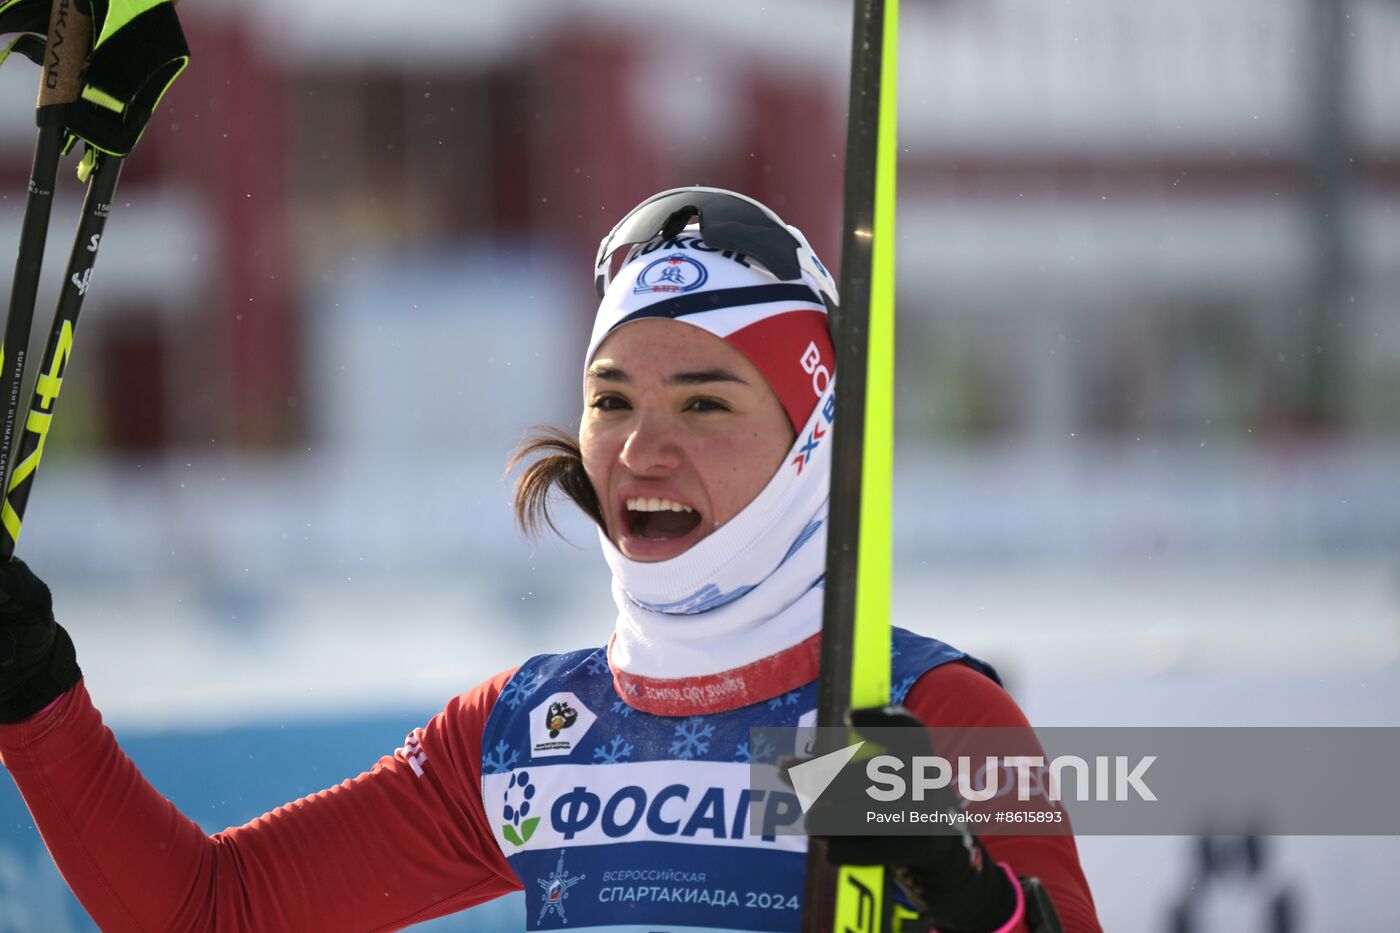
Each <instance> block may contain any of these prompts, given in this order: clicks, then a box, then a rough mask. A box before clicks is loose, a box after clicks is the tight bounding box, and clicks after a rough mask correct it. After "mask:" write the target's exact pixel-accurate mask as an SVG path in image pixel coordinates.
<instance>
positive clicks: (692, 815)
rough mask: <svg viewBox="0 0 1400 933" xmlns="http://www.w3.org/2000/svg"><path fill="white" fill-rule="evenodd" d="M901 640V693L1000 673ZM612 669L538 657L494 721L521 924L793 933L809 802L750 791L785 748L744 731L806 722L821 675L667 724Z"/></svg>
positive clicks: (497, 812)
mask: <svg viewBox="0 0 1400 933" xmlns="http://www.w3.org/2000/svg"><path fill="white" fill-rule="evenodd" d="M894 645H895V650H894V652H892V656H893V662H892V675H893V676H892V680H891V682H892V683H893V684H895V685H896V687H897V691H898V699H901V700H902V699H903V698H904V696H905V695H907V693H908V691H909V689H910V687H911V686H912V685H913V684H914V682H915V681H916V680H917V679H918V678H919V676H921V675H922V674H923V673H924V672H926V671H928V670H931V669H932V668H934V667H937V666H939V665H941V664H946V663H948V662H950V661H956V660H960V659H967V660H968V661H969V662H970V663H972V664H973V665H974V666H976V667H978V668H979V669H981V670H983V671H984V672H985V673H987V674H988V676H991V677H993V678H995V672H993V671H992V670H991V668H989V667H987V666H986V665H983V664H982V663H981V662H980V661H977V660H976V659H973V658H968V657H967V656H966V655H964V654H963V653H962V652H960V651H957V650H955V649H953V648H951V647H949V646H948V645H945V644H943V643H942V642H939V641H935V640H933V639H930V638H923V637H921V636H918V635H914V634H912V633H910V632H907V631H904V630H902V629H895V630H894ZM610 674H611V672H610V671H609V670H608V666H607V653H606V650H605V649H602V648H589V649H586V650H583V651H575V652H570V653H568V654H559V655H541V656H538V657H535V658H531V659H530V660H528V661H526V662H525V663H524V664H522V665H521V666H520V669H519V670H518V671H516V673H515V675H514V676H513V677H511V678H510V680H509V681H507V682H506V684H505V686H504V688H503V689H502V691H501V694H500V696H499V697H498V698H497V701H496V704H495V706H494V707H493V708H492V711H491V714H490V716H489V717H488V719H487V722H486V728H485V731H484V732H483V735H482V745H481V747H482V758H481V774H482V778H481V784H482V800H483V801H484V802H486V804H487V808H488V812H487V816H488V818H489V820H490V822H491V824H492V826H493V828H494V831H495V833H496V840H497V844H498V845H500V847H501V850H502V851H503V852H504V853H505V855H506V858H507V859H508V861H509V862H510V865H511V868H512V869H513V870H514V871H515V873H516V875H517V876H518V877H519V878H520V882H521V885H522V886H523V887H524V889H525V893H526V899H527V909H526V916H525V918H524V919H525V927H526V929H528V930H548V929H586V930H602V929H613V930H633V931H637V930H664V929H668V928H674V927H685V928H687V929H691V930H705V929H710V930H753V931H769V930H771V931H779V930H787V931H795V930H797V929H798V928H799V925H800V919H801V892H802V883H803V872H804V865H805V857H806V856H805V854H806V838H805V837H804V836H802V835H800V834H785V833H784V832H783V831H782V830H783V828H784V827H785V826H791V825H792V824H794V823H796V822H797V821H798V820H800V819H801V808H800V806H799V805H798V803H797V798H796V796H795V795H793V794H790V793H782V792H772V793H767V794H765V792H764V791H762V790H753V789H751V787H750V781H749V767H750V764H751V763H759V764H764V763H772V762H773V761H775V760H776V759H777V758H778V757H780V754H779V750H778V749H776V748H774V747H772V744H771V743H770V742H768V741H767V740H766V739H765V738H764V737H763V736H762V735H760V736H759V737H758V739H757V740H755V739H752V738H751V735H750V729H752V728H755V727H759V726H779V727H796V726H797V725H798V724H799V721H800V720H803V721H806V722H810V721H812V717H814V716H815V710H816V683H815V681H814V682H812V683H808V684H806V685H804V686H803V687H801V688H799V689H797V690H792V691H788V692H785V693H780V694H778V695H777V696H775V697H772V698H771V699H765V700H762V701H760V702H757V703H754V704H752V705H750V706H745V707H741V708H739V709H736V710H729V711H726V712H721V713H708V714H705V715H692V716H658V715H655V714H652V713H647V712H644V711H642V710H638V709H635V708H633V707H631V706H628V705H627V703H626V701H625V700H624V698H623V697H621V696H619V695H618V693H617V691H616V688H615V686H614V683H613V678H612V677H611V675H610ZM563 707H567V708H568V711H569V712H571V713H573V714H574V716H573V718H570V717H569V716H563V717H559V716H557V715H556V716H555V717H554V718H553V719H552V721H551V722H550V723H549V724H548V725H550V727H551V728H552V731H553V735H552V736H551V737H550V739H549V741H547V742H532V739H531V736H532V728H533V729H534V735H535V737H536V738H537V739H538V738H541V737H542V736H543V735H544V733H542V731H541V730H542V729H543V728H544V726H545V724H544V723H543V722H540V723H536V722H533V721H532V720H533V719H535V718H537V717H541V716H547V715H549V711H551V710H554V711H556V713H557V712H558V711H559V710H561V709H562V708H563ZM589 723H591V725H589ZM580 730H583V731H580ZM584 732H586V735H585V734H584ZM585 739H586V741H585ZM751 741H756V742H757V744H756V745H755V746H752V747H751V745H750V742H751ZM527 781H528V783H527ZM527 791H528V793H529V798H528V800H527V799H526V797H525V794H526V792H527ZM525 805H528V810H527V809H525ZM566 900H567V905H566V904H565V901H566Z"/></svg>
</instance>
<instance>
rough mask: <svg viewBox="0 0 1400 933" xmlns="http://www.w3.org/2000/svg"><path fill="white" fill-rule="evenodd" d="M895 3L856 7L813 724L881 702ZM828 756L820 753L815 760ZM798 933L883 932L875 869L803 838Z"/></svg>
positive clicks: (863, 2)
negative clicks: (830, 856) (831, 861)
mask: <svg viewBox="0 0 1400 933" xmlns="http://www.w3.org/2000/svg"><path fill="white" fill-rule="evenodd" d="M898 34H899V2H898V0H856V4H855V29H854V36H853V42H852V49H851V97H850V116H849V124H848V129H847V139H846V183H845V193H846V203H845V226H844V231H843V239H842V249H841V289H840V290H841V297H842V302H841V307H840V309H839V311H838V312H837V313H836V314H835V315H834V317H833V320H832V334H833V338H834V341H835V344H836V360H837V363H836V373H837V383H836V386H837V388H836V416H835V422H834V425H833V430H834V431H835V432H836V434H835V437H834V438H833V442H834V443H835V451H834V459H833V462H832V475H831V505H830V511H829V515H830V517H829V521H830V525H829V526H828V531H827V542H828V543H827V570H826V596H825V599H826V602H825V606H824V614H823V620H822V656H821V678H820V684H819V687H818V695H817V724H818V725H819V726H843V725H845V724H846V714H847V712H848V711H849V710H851V709H853V708H857V707H869V706H884V705H886V704H887V703H889V700H890V550H891V543H890V524H891V511H892V505H891V490H890V485H891V479H892V472H893V470H892V461H893V456H894V246H895V243H894V217H895V158H896V151H897V147H896V128H895V102H896V81H895V75H896V53H897V46H898ZM829 750H831V749H823V748H819V749H817V750H816V754H822V753H823V752H824V751H829ZM802 929H803V931H804V933H827V931H839V933H846V931H854V933H866V931H870V933H875V931H885V933H891V931H893V930H894V903H893V898H892V897H891V895H890V885H889V883H888V880H887V878H886V871H885V869H884V868H882V867H878V866H876V867H858V868H853V867H849V866H848V867H845V868H841V869H839V870H836V869H833V868H831V867H830V866H828V865H827V863H826V852H825V846H824V845H823V844H822V843H821V842H820V840H813V841H812V844H811V847H810V848H809V850H808V857H807V882H806V887H805V892H804V899H803V918H802Z"/></svg>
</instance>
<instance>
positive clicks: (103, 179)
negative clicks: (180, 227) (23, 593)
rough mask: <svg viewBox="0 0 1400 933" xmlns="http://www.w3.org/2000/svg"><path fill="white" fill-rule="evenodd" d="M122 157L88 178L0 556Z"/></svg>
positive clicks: (2, 517) (28, 482)
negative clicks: (80, 218) (80, 216)
mask: <svg viewBox="0 0 1400 933" xmlns="http://www.w3.org/2000/svg"><path fill="white" fill-rule="evenodd" d="M122 161H123V160H122V159H118V158H114V157H111V156H107V157H99V158H98V159H97V161H96V164H95V167H94V168H93V171H92V175H91V177H90V178H89V181H88V189H87V195H86V197H84V198H83V216H82V220H81V221H79V223H78V235H77V238H76V239H75V240H74V242H73V252H72V254H71V255H70V256H69V258H68V268H67V270H66V271H65V272H64V273H63V288H62V291H61V292H60V293H59V297H58V307H57V309H56V310H55V311H54V320H53V329H52V330H51V331H50V332H49V339H48V343H47V344H45V346H44V358H43V361H42V362H41V363H40V364H39V377H38V379H37V380H36V381H35V383H34V397H33V398H32V399H31V400H30V403H29V414H28V416H27V417H26V418H25V420H24V430H23V432H22V433H21V435H20V442H19V449H18V453H17V454H16V463H15V468H14V470H13V472H12V473H11V474H10V479H9V493H8V495H6V496H5V503H4V507H3V510H0V525H3V531H2V532H0V560H9V559H10V558H11V557H13V556H14V553H15V545H16V544H17V543H18V541H19V533H20V527H21V523H22V522H23V521H24V507H25V505H27V504H28V502H29V493H30V491H31V490H32V489H33V488H34V472H35V471H36V470H37V469H38V468H39V461H40V459H41V458H42V457H43V455H44V441H45V440H46V439H47V438H48V434H49V425H50V423H51V422H52V421H53V412H54V405H55V404H57V402H58V393H59V390H60V389H61V388H62V387H63V373H64V371H65V370H66V369H67V368H68V358H69V356H70V355H71V354H72V352H73V335H74V332H75V331H76V330H77V327H78V315H79V314H81V313H82V310H83V299H84V298H85V297H86V296H87V291H88V285H89V283H90V282H91V280H92V268H93V266H94V264H96V262H97V250H98V247H99V245H100V244H101V242H102V232H103V229H104V228H105V227H106V225H107V217H108V215H110V214H111V212H112V197H113V195H114V194H115V193H116V190H117V178H118V177H119V176H120V175H121V168H122Z"/></svg>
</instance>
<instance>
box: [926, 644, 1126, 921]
mask: <svg viewBox="0 0 1400 933" xmlns="http://www.w3.org/2000/svg"><path fill="white" fill-rule="evenodd" d="M904 705H905V706H906V707H908V709H909V711H910V712H912V713H913V714H914V715H915V716H917V717H918V718H919V720H920V721H922V722H924V723H925V724H927V725H930V726H948V727H955V726H1015V727H1020V728H1029V727H1030V723H1029V722H1027V721H1026V714H1025V713H1023V712H1021V708H1020V707H1019V706H1017V705H1016V701H1015V700H1013V699H1011V695H1010V694H1009V693H1007V692H1006V691H1005V690H1003V689H1002V688H1001V687H999V686H997V684H996V683H995V682H994V681H992V679H991V678H989V677H986V676H984V675H982V674H981V673H979V672H977V671H975V670H973V669H972V668H971V667H968V666H967V665H965V664H961V663H956V664H944V665H941V666H939V667H936V668H934V669H933V670H931V671H929V672H928V673H926V674H924V675H923V676H922V677H920V678H919V679H918V681H916V682H915V684H914V686H913V688H912V689H911V690H910V691H909V695H908V697H907V698H906V699H905V701H904ZM982 842H983V844H984V845H986V847H987V851H988V852H989V853H991V855H992V857H993V858H994V859H996V860H997V861H998V862H1005V863H1007V864H1008V865H1010V866H1011V869H1012V870H1013V871H1014V872H1015V873H1016V874H1018V875H1022V876H1034V877H1037V878H1039V879H1040V881H1041V883H1042V884H1043V885H1045V889H1046V890H1047V891H1048V892H1049V894H1050V900H1051V901H1052V902H1053V903H1054V905H1055V911H1056V913H1058V914H1059V915H1060V922H1061V924H1063V926H1064V929H1065V933H1101V927H1100V926H1099V921H1098V917H1097V915H1096V914H1095V912H1094V898H1093V895H1091V894H1090V893H1089V882H1088V881H1086V880H1085V878H1084V870H1083V869H1082V868H1080V867H1079V850H1078V849H1077V848H1076V847H1075V845H1074V837H1073V836H1068V835H1065V836H991V835H989V836H986V837H984V838H983V839H982Z"/></svg>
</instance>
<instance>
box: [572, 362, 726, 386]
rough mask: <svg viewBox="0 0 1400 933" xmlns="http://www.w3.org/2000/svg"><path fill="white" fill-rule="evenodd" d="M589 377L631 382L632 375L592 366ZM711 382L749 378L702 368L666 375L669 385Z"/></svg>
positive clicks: (724, 371)
mask: <svg viewBox="0 0 1400 933" xmlns="http://www.w3.org/2000/svg"><path fill="white" fill-rule="evenodd" d="M587 375H588V378H589V379H598V380H601V381H603V382H631V381H632V377H631V376H629V375H627V373H625V372H624V371H622V370H620V369H618V368H616V367H615V366H592V367H589V369H588V373H587ZM710 382H737V383H739V384H740V385H748V384H749V383H748V380H746V379H743V378H741V377H739V376H737V375H735V374H734V373H732V372H730V371H729V370H727V369H701V370H697V371H695V372H684V373H672V374H671V375H669V376H667V377H666V384H667V385H677V386H695V385H704V384H706V383H710Z"/></svg>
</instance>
